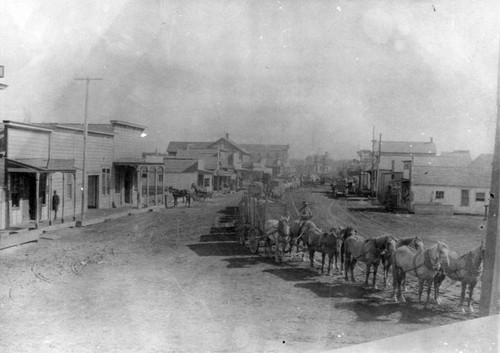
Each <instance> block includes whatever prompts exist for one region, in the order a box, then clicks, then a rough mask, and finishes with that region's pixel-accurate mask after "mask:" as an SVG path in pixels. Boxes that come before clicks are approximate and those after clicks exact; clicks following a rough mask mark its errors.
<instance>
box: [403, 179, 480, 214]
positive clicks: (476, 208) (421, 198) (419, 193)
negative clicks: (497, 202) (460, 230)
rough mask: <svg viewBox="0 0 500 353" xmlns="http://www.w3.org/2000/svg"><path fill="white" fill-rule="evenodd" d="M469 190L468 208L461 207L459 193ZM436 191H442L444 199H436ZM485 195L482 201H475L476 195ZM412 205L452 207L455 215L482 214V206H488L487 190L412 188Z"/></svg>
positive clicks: (436, 187)
mask: <svg viewBox="0 0 500 353" xmlns="http://www.w3.org/2000/svg"><path fill="white" fill-rule="evenodd" d="M462 190H469V206H461V205H460V203H461V192H462ZM436 191H443V192H444V197H443V198H442V199H436ZM479 192H482V193H485V200H484V201H476V193H479ZM411 193H412V204H428V203H430V204H441V205H452V206H453V209H454V212H455V213H463V214H477V215H482V214H484V206H485V205H488V203H489V201H488V195H489V189H486V188H459V187H449V186H420V185H414V186H412V191H411Z"/></svg>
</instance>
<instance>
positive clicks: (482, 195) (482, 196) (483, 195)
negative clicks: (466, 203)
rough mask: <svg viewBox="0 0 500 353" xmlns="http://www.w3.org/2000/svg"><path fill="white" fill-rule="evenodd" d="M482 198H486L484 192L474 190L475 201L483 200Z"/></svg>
mask: <svg viewBox="0 0 500 353" xmlns="http://www.w3.org/2000/svg"><path fill="white" fill-rule="evenodd" d="M484 200H486V193H484V192H476V201H484Z"/></svg>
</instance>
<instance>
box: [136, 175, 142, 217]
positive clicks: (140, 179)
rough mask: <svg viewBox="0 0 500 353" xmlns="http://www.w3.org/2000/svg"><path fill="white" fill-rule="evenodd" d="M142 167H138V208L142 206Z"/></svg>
mask: <svg viewBox="0 0 500 353" xmlns="http://www.w3.org/2000/svg"><path fill="white" fill-rule="evenodd" d="M141 174H142V173H141V167H137V208H141V194H142V175H141Z"/></svg>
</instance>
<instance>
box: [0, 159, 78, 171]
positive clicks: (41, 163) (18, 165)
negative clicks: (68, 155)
mask: <svg viewBox="0 0 500 353" xmlns="http://www.w3.org/2000/svg"><path fill="white" fill-rule="evenodd" d="M7 169H9V171H14V170H13V169H15V171H19V172H22V171H25V172H68V173H72V172H75V171H76V168H75V160H74V159H49V160H47V159H46V158H19V159H7Z"/></svg>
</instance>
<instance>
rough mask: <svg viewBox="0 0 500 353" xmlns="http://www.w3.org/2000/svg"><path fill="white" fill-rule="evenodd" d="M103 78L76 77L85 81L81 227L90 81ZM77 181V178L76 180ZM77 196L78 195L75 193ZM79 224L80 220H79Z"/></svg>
mask: <svg viewBox="0 0 500 353" xmlns="http://www.w3.org/2000/svg"><path fill="white" fill-rule="evenodd" d="M102 80H103V79H102V78H96V77H93V78H91V77H84V78H75V81H85V82H86V86H85V120H84V121H85V122H84V126H83V162H82V213H81V220H80V222H81V223H80V224H79V225H80V227H81V226H83V220H84V218H85V180H86V179H87V175H86V170H85V163H86V159H87V134H88V123H87V115H88V102H89V84H90V81H102ZM75 183H76V180H75ZM75 197H76V195H75ZM77 225H78V222H77Z"/></svg>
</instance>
